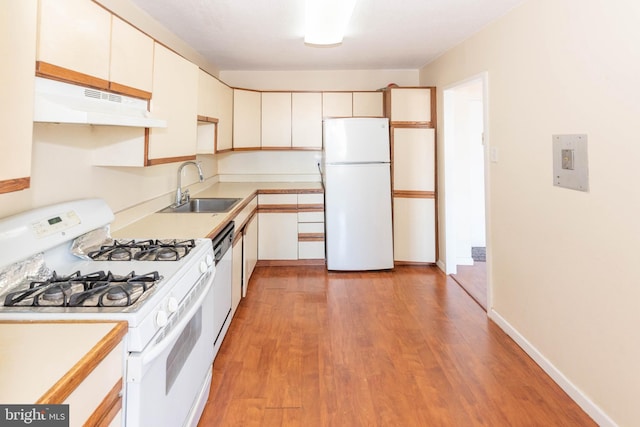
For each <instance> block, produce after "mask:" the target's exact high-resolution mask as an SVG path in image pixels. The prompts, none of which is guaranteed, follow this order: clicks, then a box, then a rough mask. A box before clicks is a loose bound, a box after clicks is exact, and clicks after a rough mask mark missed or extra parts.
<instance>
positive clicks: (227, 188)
mask: <svg viewBox="0 0 640 427" xmlns="http://www.w3.org/2000/svg"><path fill="white" fill-rule="evenodd" d="M289 191H290V192H296V191H309V192H322V186H321V184H320V183H319V182H222V183H216V184H213V185H212V186H211V187H208V188H207V189H205V190H203V191H200V192H198V193H195V194H192V195H191V197H192V198H196V197H234V198H242V199H243V200H242V201H241V202H240V203H238V204H237V205H236V206H235V207H234V208H233V209H232V210H231V211H229V212H227V213H215V214H214V213H157V212H156V213H152V214H150V215H148V216H146V217H144V218H142V219H140V220H138V221H136V222H134V223H132V224H129V225H127V226H125V227H123V228H121V229H119V230H117V231H114V232H113V233H112V235H113V237H116V238H136V239H140V238H143V239H144V238H153V239H174V238H175V239H193V238H198V237H213V236H215V234H217V232H218V231H219V230H220V229H221V228H222V227H224V225H225V224H227V223H228V222H229V221H230V220H231V219H233V218H234V217H235V216H236V214H237V213H238V212H240V211H241V210H242V208H243V207H244V206H245V205H246V204H247V203H248V202H249V201H250V200H251V199H252V198H253V197H254V196H255V195H256V193H258V192H260V193H270V192H285V193H286V192H289Z"/></svg>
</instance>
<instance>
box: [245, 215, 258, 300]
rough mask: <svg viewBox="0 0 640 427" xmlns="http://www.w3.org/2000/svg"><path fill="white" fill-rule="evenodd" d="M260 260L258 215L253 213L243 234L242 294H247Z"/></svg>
mask: <svg viewBox="0 0 640 427" xmlns="http://www.w3.org/2000/svg"><path fill="white" fill-rule="evenodd" d="M257 262H258V216H257V215H253V217H252V218H251V219H250V220H249V222H248V223H247V225H246V226H245V227H244V235H243V236H242V296H246V295H247V289H248V288H249V279H251V275H252V274H253V269H254V268H256V263H257Z"/></svg>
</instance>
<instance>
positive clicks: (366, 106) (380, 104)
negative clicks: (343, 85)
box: [353, 92, 384, 117]
mask: <svg viewBox="0 0 640 427" xmlns="http://www.w3.org/2000/svg"><path fill="white" fill-rule="evenodd" d="M353 117H384V101H383V96H382V92H353Z"/></svg>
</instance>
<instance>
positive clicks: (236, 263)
mask: <svg viewBox="0 0 640 427" xmlns="http://www.w3.org/2000/svg"><path fill="white" fill-rule="evenodd" d="M242 263H243V259H242V237H240V238H239V239H236V241H235V242H234V243H233V266H232V273H231V317H233V315H234V313H235V312H236V309H237V308H238V304H240V300H241V299H242V294H243V289H242Z"/></svg>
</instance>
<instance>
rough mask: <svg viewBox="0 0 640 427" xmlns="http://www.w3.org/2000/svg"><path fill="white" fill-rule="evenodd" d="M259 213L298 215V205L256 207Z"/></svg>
mask: <svg viewBox="0 0 640 427" xmlns="http://www.w3.org/2000/svg"><path fill="white" fill-rule="evenodd" d="M258 212H259V213H298V205H258Z"/></svg>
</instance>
